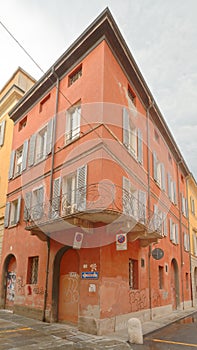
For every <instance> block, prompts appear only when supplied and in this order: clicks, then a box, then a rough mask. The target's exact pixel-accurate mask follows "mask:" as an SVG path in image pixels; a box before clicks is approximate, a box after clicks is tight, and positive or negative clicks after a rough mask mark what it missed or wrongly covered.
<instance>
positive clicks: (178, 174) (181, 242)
mask: <svg viewBox="0 0 197 350" xmlns="http://www.w3.org/2000/svg"><path fill="white" fill-rule="evenodd" d="M181 162H182V161H181V160H180V161H179V162H178V164H177V179H178V207H179V224H180V253H181V292H182V302H183V310H184V309H185V301H184V287H183V271H182V270H183V266H184V261H183V239H182V238H183V237H182V234H183V233H182V211H181V204H182V203H180V195H181V194H180V186H179V178H180V172H179V165H180V164H181Z"/></svg>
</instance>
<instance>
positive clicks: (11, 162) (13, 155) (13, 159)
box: [8, 151, 15, 180]
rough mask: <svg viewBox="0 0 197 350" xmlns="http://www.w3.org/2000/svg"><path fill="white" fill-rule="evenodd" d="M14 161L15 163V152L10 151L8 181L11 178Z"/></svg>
mask: <svg viewBox="0 0 197 350" xmlns="http://www.w3.org/2000/svg"><path fill="white" fill-rule="evenodd" d="M14 161H15V151H12V152H11V156H10V169H9V177H8V178H9V180H10V179H11V178H12V177H13V173H14Z"/></svg>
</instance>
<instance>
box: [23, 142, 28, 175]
mask: <svg viewBox="0 0 197 350" xmlns="http://www.w3.org/2000/svg"><path fill="white" fill-rule="evenodd" d="M27 152H28V140H25V142H24V144H23V154H22V171H24V170H25V169H26V166H27Z"/></svg>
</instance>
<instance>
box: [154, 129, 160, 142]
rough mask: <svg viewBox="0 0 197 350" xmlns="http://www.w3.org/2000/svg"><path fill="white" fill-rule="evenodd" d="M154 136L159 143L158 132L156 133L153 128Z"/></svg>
mask: <svg viewBox="0 0 197 350" xmlns="http://www.w3.org/2000/svg"><path fill="white" fill-rule="evenodd" d="M154 136H155V141H157V142H158V143H159V134H158V132H157V130H154Z"/></svg>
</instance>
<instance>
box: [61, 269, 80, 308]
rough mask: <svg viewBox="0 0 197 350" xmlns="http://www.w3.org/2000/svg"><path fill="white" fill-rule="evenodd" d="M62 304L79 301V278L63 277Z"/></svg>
mask: <svg viewBox="0 0 197 350" xmlns="http://www.w3.org/2000/svg"><path fill="white" fill-rule="evenodd" d="M61 288H62V290H63V302H64V303H77V302H78V301H79V276H78V275H77V274H76V275H74V276H71V275H64V276H62V279H61Z"/></svg>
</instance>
